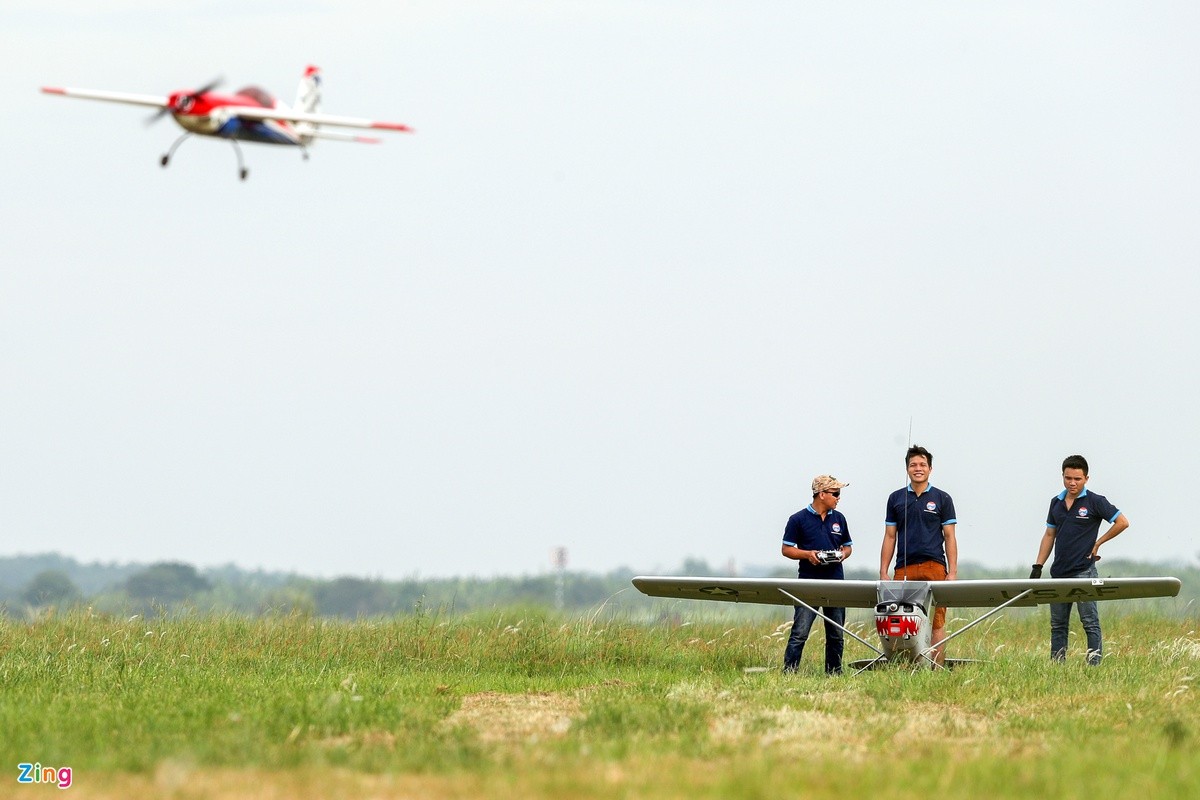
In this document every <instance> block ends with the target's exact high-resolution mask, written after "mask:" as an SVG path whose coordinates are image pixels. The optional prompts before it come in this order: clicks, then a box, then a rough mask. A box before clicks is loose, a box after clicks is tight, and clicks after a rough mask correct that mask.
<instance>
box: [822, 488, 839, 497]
mask: <svg viewBox="0 0 1200 800" xmlns="http://www.w3.org/2000/svg"><path fill="white" fill-rule="evenodd" d="M825 492H826V493H827V494H831V495H833V496H834V497H841V496H842V490H841V489H826V490H825Z"/></svg>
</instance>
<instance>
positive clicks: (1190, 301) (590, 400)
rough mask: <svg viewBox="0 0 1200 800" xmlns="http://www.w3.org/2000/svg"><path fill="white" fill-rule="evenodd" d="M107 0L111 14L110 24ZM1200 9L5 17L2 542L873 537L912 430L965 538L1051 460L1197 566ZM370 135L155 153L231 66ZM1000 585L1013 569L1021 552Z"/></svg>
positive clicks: (1021, 517) (490, 545)
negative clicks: (816, 482) (1071, 461)
mask: <svg viewBox="0 0 1200 800" xmlns="http://www.w3.org/2000/svg"><path fill="white" fill-rule="evenodd" d="M101 9H102V10H101ZM1197 40H1200V6H1197V5H1196V4H1195V3H1194V2H1151V3H1133V2H1128V3H1096V2H1086V3H1084V2H1078V3H1066V2H1045V1H1044V0H1039V2H1028V3H1012V2H1005V3H986V2H979V3H961V2H944V3H921V2H912V3H896V2H877V3H852V2H828V3H807V2H761V1H760V2H753V1H752V2H739V3H732V2H722V3H713V2H698V1H697V0H688V1H687V2H647V0H628V1H627V0H606V1H605V2H570V1H569V0H555V1H554V2H538V1H536V0H527V1H526V2H504V1H503V0H496V1H494V2H455V1H454V0H429V1H428V2H395V3H388V4H384V3H377V2H366V1H365V0H336V2H335V1H334V0H330V2H319V1H317V0H301V2H291V3H277V2H266V1H265V0H236V1H235V0H210V1H209V2H198V1H193V0H180V2H175V3H170V4H166V3H156V2H138V1H136V0H128V1H127V2H121V1H120V0H103V2H83V0H78V1H77V2H72V1H70V0H5V2H4V4H3V6H2V7H0V66H2V67H3V75H4V79H3V85H2V86H0V95H2V99H3V104H4V109H5V110H4V115H3V119H4V125H3V127H2V128H0V131H2V133H0V142H2V146H0V553H2V554H6V555H12V554H21V553H37V552H45V551H58V552H60V553H63V554H65V555H69V556H73V557H75V558H78V559H81V560H84V561H91V560H96V559H99V560H103V561H113V560H115V561H142V562H148V561H157V560H167V559H169V560H181V561H186V562H190V563H193V564H197V565H201V566H208V565H215V564H222V563H226V562H234V563H236V564H238V565H240V566H243V567H248V568H255V567H262V568H266V569H270V570H294V571H297V572H300V573H304V574H310V575H315V576H335V575H345V574H351V575H362V576H382V577H391V578H400V577H410V576H414V575H419V576H429V577H432V576H446V575H457V574H464V575H467V574H469V575H494V574H525V573H540V572H544V571H547V570H549V569H550V568H551V552H552V550H553V549H554V548H555V547H559V546H562V547H566V548H567V549H568V553H569V568H571V569H581V570H592V571H603V570H608V569H612V568H615V567H618V566H628V567H631V568H633V569H634V570H635V571H638V572H645V573H649V572H655V571H659V570H665V569H672V568H675V567H677V566H678V565H679V564H680V563H681V562H682V561H683V559H684V558H686V557H695V558H702V559H705V560H708V561H709V562H710V563H712V564H714V565H719V566H720V568H721V569H722V570H724V569H725V568H726V566H727V565H728V564H729V563H730V562H732V564H733V565H734V567H735V568H742V567H745V566H748V565H764V564H776V563H782V557H781V556H780V555H779V543H780V539H781V536H782V531H783V526H784V523H785V521H786V519H787V517H788V516H789V515H790V514H791V513H793V512H794V511H796V510H797V509H799V508H802V507H803V506H805V505H806V504H807V503H808V502H809V500H810V492H809V490H808V485H809V482H810V481H811V479H812V478H813V476H814V475H817V474H819V473H826V472H828V473H832V474H834V475H836V476H838V477H839V478H841V479H842V480H846V481H849V482H850V484H851V486H850V488H849V489H847V490H846V491H845V493H844V497H843V501H842V508H841V510H842V511H843V512H844V513H845V514H846V515H847V517H848V518H849V522H850V527H851V531H852V533H853V535H854V540H855V543H856V545H857V548H856V551H855V554H854V557H853V560H852V561H851V562H850V565H854V564H855V563H856V562H857V565H858V566H860V567H861V566H869V567H874V566H876V565H877V563H878V558H879V546H880V542H881V539H882V532H883V513H884V500H885V498H886V497H887V494H888V493H889V492H890V491H891V490H893V489H895V488H898V487H900V486H901V485H903V483H904V481H905V474H904V465H903V454H904V450H905V447H906V445H907V443H908V441H909V437H910V425H911V438H912V439H913V440H915V441H916V442H918V443H920V444H923V445H925V446H927V447H929V448H930V449H931V450H932V451H933V453H934V455H935V461H934V471H933V476H932V477H933V483H934V484H935V485H937V486H940V487H942V488H944V489H946V490H947V491H949V492H950V493H951V494H952V495H953V497H954V499H955V502H956V505H957V510H958V516H959V520H960V523H959V526H958V537H959V548H960V554H961V556H960V557H961V559H962V560H964V561H974V562H979V563H983V564H987V565H990V566H997V567H1007V566H1010V565H1011V566H1013V567H1014V575H1016V574H1017V573H1018V570H1019V569H1020V568H1021V567H1022V566H1023V565H1024V566H1025V568H1027V565H1028V564H1029V563H1031V562H1032V560H1033V558H1034V556H1035V555H1036V553H1037V546H1038V542H1039V539H1040V537H1041V534H1042V531H1043V530H1044V521H1045V514H1046V507H1047V504H1048V501H1049V499H1050V497H1051V495H1053V494H1054V493H1056V492H1057V491H1059V489H1060V488H1061V479H1060V470H1059V465H1060V463H1061V461H1062V458H1063V457H1064V456H1066V455H1068V454H1071V453H1076V452H1078V453H1083V454H1084V455H1086V456H1087V457H1088V459H1089V460H1090V462H1091V466H1092V469H1091V483H1090V484H1089V488H1090V489H1091V490H1092V491H1095V492H1099V493H1100V494H1104V495H1106V496H1107V497H1108V498H1109V499H1110V500H1112V501H1114V502H1115V503H1116V504H1117V505H1118V506H1119V507H1120V508H1121V509H1122V510H1123V511H1124V512H1125V513H1126V515H1127V516H1128V517H1129V519H1130V521H1131V527H1130V529H1129V530H1128V531H1127V532H1126V533H1125V534H1124V535H1122V536H1121V537H1120V538H1119V539H1117V540H1116V541H1114V542H1113V543H1111V544H1110V545H1106V546H1105V549H1104V550H1103V551H1102V553H1103V554H1104V555H1107V556H1112V557H1118V556H1124V557H1132V558H1139V559H1156V560H1158V559H1162V560H1176V561H1180V562H1188V563H1191V562H1194V560H1195V559H1196V558H1197V552H1198V551H1200V545H1198V544H1197V540H1196V535H1195V533H1194V530H1193V527H1192V522H1193V521H1192V520H1191V513H1190V512H1189V511H1187V509H1186V508H1185V507H1181V502H1182V503H1184V504H1186V502H1187V498H1188V497H1190V489H1191V481H1190V468H1191V465H1192V464H1193V462H1194V460H1195V458H1196V454H1197V452H1198V451H1200V424H1198V423H1197V421H1196V415H1197V407H1198V400H1200V378H1198V377H1197V354H1196V349H1197V342H1198V341H1200V321H1198V315H1197V311H1196V304H1197V300H1198V298H1200V278H1198V277H1197V268H1198V266H1200V225H1198V224H1197V219H1198V218H1200V191H1198V184H1197V161H1198V155H1197V154H1198V152H1200V148H1198V147H1197V142H1198V141H1200V114H1198V112H1197V97H1198V89H1200V50H1198V49H1197V47H1196V42H1197ZM308 64H317V65H319V66H320V67H322V69H323V71H324V76H325V84H324V88H325V96H324V104H323V109H324V110H325V111H327V112H329V113H334V114H344V115H351V116H367V117H373V118H377V119H384V120H394V121H400V122H405V123H408V124H410V125H412V126H414V127H415V128H416V130H417V133H416V134H415V135H412V136H406V135H402V134H396V135H389V136H388V139H387V142H386V143H385V144H383V145H381V146H375V147H368V146H361V145H352V144H342V143H337V142H322V143H320V144H319V145H318V146H316V147H315V148H314V149H313V157H312V160H310V161H308V162H303V161H302V160H301V158H300V155H299V153H298V152H297V151H296V150H295V149H291V148H272V147H266V146H259V145H253V144H248V145H245V146H244V147H243V152H244V154H245V156H246V159H247V165H248V166H249V168H250V178H249V180H248V181H247V182H245V183H239V181H238V180H237V175H236V159H235V155H234V152H233V149H232V147H231V146H230V145H229V144H228V143H226V142H223V141H220V140H213V139H196V138H193V139H192V140H190V141H188V142H187V143H185V144H184V145H183V146H182V147H181V148H180V150H179V151H178V152H177V154H176V156H175V159H174V161H173V163H172V164H171V166H170V167H169V168H168V169H165V170H164V169H162V168H161V167H160V166H159V164H158V159H159V156H160V155H161V154H162V153H163V152H165V150H166V149H167V147H169V146H170V144H171V142H172V141H173V140H174V139H175V137H176V135H177V134H178V133H179V132H180V131H179V129H178V128H177V126H176V125H175V123H174V122H173V121H172V120H170V119H169V118H168V119H164V120H163V121H161V122H160V123H159V124H157V125H155V126H151V127H146V126H145V125H144V124H143V121H144V120H145V118H146V117H147V116H148V110H147V109H144V108H136V107H129V106H119V105H110V104H103V103H94V102H88V101H82V100H69V99H63V98H59V97H50V96H46V95H42V94H40V93H39V92H38V88H39V87H40V86H43V85H51V86H72V87H83V88H93V89H109V90H119V91H128V92H138V93H150V94H164V95H165V94H167V93H169V92H170V91H173V90H176V89H181V88H189V87H197V86H199V85H201V84H203V83H205V82H207V81H208V80H210V79H212V78H214V77H216V76H218V75H221V76H224V77H225V78H226V79H227V83H226V85H225V87H224V88H225V89H235V88H240V87H241V86H243V85H246V84H251V83H253V84H258V85H261V86H263V87H265V88H266V89H268V90H269V91H272V92H273V93H275V94H277V95H278V96H279V97H280V98H281V99H283V100H285V101H287V102H290V101H291V100H292V99H293V94H294V91H295V86H296V83H297V80H298V78H299V76H300V74H301V72H302V71H303V69H304V67H305V66H306V65H308ZM1022 574H1023V573H1022Z"/></svg>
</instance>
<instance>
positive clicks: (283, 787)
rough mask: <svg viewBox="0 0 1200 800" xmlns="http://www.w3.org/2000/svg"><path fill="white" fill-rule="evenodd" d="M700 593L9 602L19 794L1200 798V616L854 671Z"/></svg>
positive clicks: (10, 733) (1041, 625)
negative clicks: (617, 613)
mask: <svg viewBox="0 0 1200 800" xmlns="http://www.w3.org/2000/svg"><path fill="white" fill-rule="evenodd" d="M676 609H678V611H677V615H676V616H674V617H673V621H672V622H670V623H655V624H644V623H636V622H632V621H628V620H624V619H620V618H617V619H613V618H608V617H606V616H605V615H604V614H603V613H599V612H598V613H596V614H593V615H589V616H587V617H583V618H570V619H567V618H557V617H554V616H553V615H548V614H547V613H545V612H542V611H536V610H531V611H510V612H504V613H501V612H493V613H491V614H488V615H479V616H457V617H441V616H439V615H437V614H431V613H426V614H420V615H416V616H406V617H400V618H396V619H391V620H386V621H376V622H368V621H361V622H356V623H348V622H332V621H328V620H319V619H313V618H307V617H296V616H293V617H280V618H274V619H270V618H268V619H258V620H249V619H242V618H232V617H229V618H212V617H205V616H200V615H198V616H193V617H177V618H173V619H165V620H150V621H147V620H144V619H142V618H133V619H125V618H111V617H105V616H97V615H90V614H88V613H86V612H79V613H75V614H70V615H65V616H57V617H55V616H51V617H49V618H47V619H43V620H41V621H39V622H36V623H32V624H27V623H17V622H11V621H10V622H6V623H3V624H2V626H0V678H2V680H3V694H2V695H0V730H2V731H3V738H2V741H0V751H2V756H0V763H2V764H3V765H4V769H6V770H8V776H7V777H6V778H3V779H0V797H31V796H34V795H39V796H40V795H44V793H45V792H56V791H57V789H56V788H55V787H54V786H52V785H49V784H45V783H43V784H34V785H28V784H21V783H18V781H17V778H18V775H19V770H18V766H17V765H18V764H21V763H39V764H41V765H42V766H43V767H69V768H70V769H71V782H72V785H71V787H70V788H69V790H68V791H69V792H71V793H74V794H77V795H79V796H83V797H106V798H109V797H111V798H128V797H153V796H157V797H172V798H207V797H212V798H235V797H266V798H316V797H370V798H399V797H414V798H415V797H447V798H477V797H497V798H551V797H553V798H561V797H582V798H592V797H628V798H655V797H664V798H667V797H688V798H698V797H712V798H758V797H762V798H768V797H770V798H776V797H786V796H803V797H806V798H824V797H830V798H832V797H839V798H841V797H861V796H867V795H878V796H886V797H889V798H916V797H968V796H969V797H978V796H984V797H989V798H999V797H1031V796H1036V797H1054V798H1064V797H1065V798H1075V797H1080V798H1082V797H1102V796H1103V797H1114V796H1115V797H1129V796H1133V797H1140V798H1145V799H1146V800H1149V799H1150V798H1155V799H1156V800H1157V798H1195V797H1197V796H1200V747H1198V744H1200V739H1198V736H1200V703H1198V700H1197V696H1196V694H1197V693H1196V691H1195V690H1194V689H1193V682H1194V681H1193V678H1194V676H1195V674H1196V671H1197V668H1198V667H1200V637H1198V635H1197V633H1196V630H1195V626H1196V620H1195V619H1194V618H1180V617H1168V616H1163V615H1146V614H1140V615H1124V614H1121V613H1120V612H1119V611H1115V610H1114V609H1113V608H1112V607H1102V609H1101V614H1102V619H1103V621H1104V623H1105V645H1106V650H1107V658H1106V660H1105V662H1104V664H1103V665H1102V666H1101V667H1099V668H1087V667H1085V666H1084V664H1083V654H1082V647H1081V645H1080V644H1079V642H1078V641H1077V639H1076V636H1077V635H1078V631H1077V627H1078V624H1077V623H1075V630H1074V631H1073V633H1072V647H1073V648H1074V652H1072V653H1071V657H1070V659H1069V660H1068V663H1066V664H1052V663H1050V662H1049V660H1048V659H1047V657H1046V655H1047V650H1048V617H1047V611H1046V610H1045V609H1044V608H1043V609H1040V610H1022V611H1015V612H1010V613H1009V614H1008V615H1007V616H1001V617H999V618H996V619H994V620H989V621H988V622H986V623H984V624H983V625H980V626H979V629H977V630H978V631H979V633H978V634H977V632H976V631H972V632H971V633H968V634H966V635H965V636H964V637H962V638H961V639H958V640H956V641H955V642H954V643H953V645H952V648H953V649H952V652H951V655H954V656H959V657H972V658H982V659H987V660H988V661H989V663H985V664H975V665H970V666H966V667H961V668H958V669H955V670H953V671H948V672H945V671H944V672H939V673H932V672H927V671H920V672H915V673H914V672H911V671H909V670H907V669H900V668H892V669H887V670H881V671H876V672H871V673H865V674H863V675H859V676H857V677H848V676H846V677H840V678H832V679H830V678H826V677H825V676H824V675H822V674H820V670H819V662H820V649H821V646H822V640H821V635H820V634H814V637H813V639H812V640H810V643H809V651H808V652H806V654H805V660H804V669H803V670H802V671H801V673H800V674H797V675H792V676H784V675H782V674H780V673H779V672H778V670H777V669H776V668H777V666H778V663H779V661H780V659H781V655H782V650H783V638H784V637H785V636H786V631H787V624H786V623H787V620H788V610H787V609H780V612H779V617H778V618H776V619H771V620H769V621H763V619H762V618H761V617H759V618H757V619H753V620H746V619H739V618H738V617H736V616H734V617H732V619H734V622H729V621H728V619H730V618H725V621H713V620H711V619H710V621H708V622H704V621H701V620H703V619H704V617H703V614H704V613H705V609H704V608H702V607H700V606H699V605H695V606H693V605H684V606H676ZM678 614H682V615H683V617H682V619H680V617H679V616H678ZM856 614H859V616H856ZM850 616H851V624H852V626H854V625H859V626H862V627H863V628H864V635H865V633H866V632H865V628H866V623H867V619H868V618H867V616H866V615H865V612H855V611H851V615H850ZM688 619H694V620H696V621H695V622H692V623H688V622H687V620H688ZM962 624H964V622H963V621H958V622H952V623H951V624H950V625H949V627H950V629H951V630H953V629H955V628H958V627H961V625H962ZM818 628H819V626H818ZM981 629H987V630H986V631H984V630H981ZM873 636H874V634H873V633H871V635H870V636H869V637H868V638H873ZM866 655H867V651H866V649H865V648H862V647H861V645H858V644H857V643H853V642H849V643H848V644H847V656H848V657H864V656H866ZM756 667H770V668H771V669H770V670H767V671H760V670H755V669H754V668H756Z"/></svg>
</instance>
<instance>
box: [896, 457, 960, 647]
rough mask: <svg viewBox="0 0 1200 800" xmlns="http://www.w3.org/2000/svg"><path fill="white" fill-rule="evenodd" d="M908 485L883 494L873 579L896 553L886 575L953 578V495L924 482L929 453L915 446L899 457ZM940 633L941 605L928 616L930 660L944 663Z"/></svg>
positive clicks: (955, 557)
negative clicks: (883, 514) (880, 537)
mask: <svg viewBox="0 0 1200 800" xmlns="http://www.w3.org/2000/svg"><path fill="white" fill-rule="evenodd" d="M904 464H905V468H906V469H907V470H908V480H909V483H908V486H907V487H905V488H903V489H897V490H896V491H894V492H892V493H891V495H889V496H888V501H887V512H886V517H885V521H884V529H883V548H882V551H881V552H880V556H879V580H881V581H886V580H888V574H887V572H888V564H890V563H891V561H892V556H893V555H894V556H895V557H896V569H895V572H894V574H893V575H892V578H891V579H892V580H896V581H902V580H910V581H952V580H956V579H957V578H958V541H957V540H956V539H955V537H954V526H955V524H956V523H957V522H958V520H957V519H956V518H955V515H954V500H953V499H951V497H950V495H948V494H947V493H946V492H943V491H942V490H941V489H938V488H937V487H935V486H931V485H930V484H929V473H931V472H932V471H933V454H932V453H930V452H929V451H928V450H926V449H925V448H924V447H921V446H920V445H915V444H914V445H913V446H912V447H910V448H908V453H907V454H905V457H904ZM945 638H946V609H945V607H944V606H939V607H938V609H937V611H935V612H934V615H933V636H932V638H931V642H932V644H933V659H934V661H936V662H937V663H939V664H941V663H944V661H945V658H946V654H945V652H943V651H944V648H943V645H942V641H943V640H944V639H945Z"/></svg>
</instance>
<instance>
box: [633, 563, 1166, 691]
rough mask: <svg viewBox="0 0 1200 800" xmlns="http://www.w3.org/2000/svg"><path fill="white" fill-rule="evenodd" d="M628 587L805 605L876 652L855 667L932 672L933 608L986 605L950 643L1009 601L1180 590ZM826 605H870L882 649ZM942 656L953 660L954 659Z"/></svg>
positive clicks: (702, 583) (769, 583) (1127, 584)
mask: <svg viewBox="0 0 1200 800" xmlns="http://www.w3.org/2000/svg"><path fill="white" fill-rule="evenodd" d="M633 585H634V586H636V587H637V588H638V590H639V591H641V592H642V594H646V595H650V596H652V597H674V598H682V599H690V600H723V601H726V602H732V603H769V604H776V605H791V606H803V607H805V608H807V609H808V610H809V611H811V612H813V613H814V614H816V615H817V616H819V617H821V618H822V619H823V620H825V621H826V622H829V623H831V624H833V625H837V627H839V628H841V629H842V630H843V631H844V632H845V633H847V634H849V635H850V636H853V637H854V638H855V639H857V640H858V641H859V642H862V643H863V644H864V645H866V646H867V647H869V648H871V649H872V650H874V651H875V652H876V653H877V654H878V655H877V656H876V657H875V658H873V659H868V660H865V661H856V662H854V663H853V664H852V665H851V666H853V667H855V668H857V669H858V671H859V672H861V671H862V670H864V669H869V668H871V667H874V666H876V665H878V664H880V663H886V662H891V661H895V660H899V659H905V660H908V661H910V662H915V663H918V664H922V663H924V662H928V663H929V665H930V667H931V668H932V669H937V668H938V667H939V666H940V665H939V664H937V663H936V662H935V661H934V660H933V658H932V657H931V656H930V654H931V653H932V652H933V648H932V647H931V646H930V643H929V640H930V634H931V632H932V626H931V625H930V620H932V619H933V612H934V611H935V610H936V609H937V607H938V606H939V605H944V606H947V607H954V608H988V607H990V608H991V610H990V611H988V612H987V613H986V614H984V615H983V616H981V617H979V618H978V619H976V620H974V621H972V622H971V623H970V624H968V625H966V626H965V627H963V628H960V629H959V630H957V631H955V632H954V633H952V634H950V635H949V636H947V637H946V638H945V640H944V641H947V642H948V641H950V640H951V639H953V638H954V637H955V636H958V635H959V634H960V633H966V632H967V631H968V630H970V629H971V628H973V627H975V626H976V625H978V624H979V623H980V622H983V621H984V620H985V619H987V618H988V617H990V616H992V615H993V614H995V613H997V612H999V611H1002V610H1004V609H1005V608H1008V607H1009V606H1033V605H1038V604H1040V603H1077V602H1080V601H1090V600H1130V599H1133V598H1137V597H1175V596H1176V595H1178V594H1179V588H1180V583H1179V579H1178V578H1049V579H1036V580H1031V579H1025V580H972V581H848V580H844V581H826V580H810V579H802V578H674V577H656V576H639V577H637V578H634V579H633ZM824 606H834V607H837V606H842V607H846V608H874V609H875V630H876V632H878V634H879V639H880V643H881V645H882V649H880V648H878V647H875V646H874V645H872V644H871V643H870V642H868V641H867V640H865V639H863V638H862V637H860V636H858V635H857V634H855V633H854V632H853V631H851V630H849V629H847V628H846V627H845V626H844V625H839V624H838V623H837V622H834V621H833V620H831V619H830V618H829V617H827V616H825V615H824V614H822V613H821V612H820V611H819V610H818V608H820V607H824ZM922 659H924V661H922ZM946 661H947V662H950V663H954V662H955V661H956V659H946Z"/></svg>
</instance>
